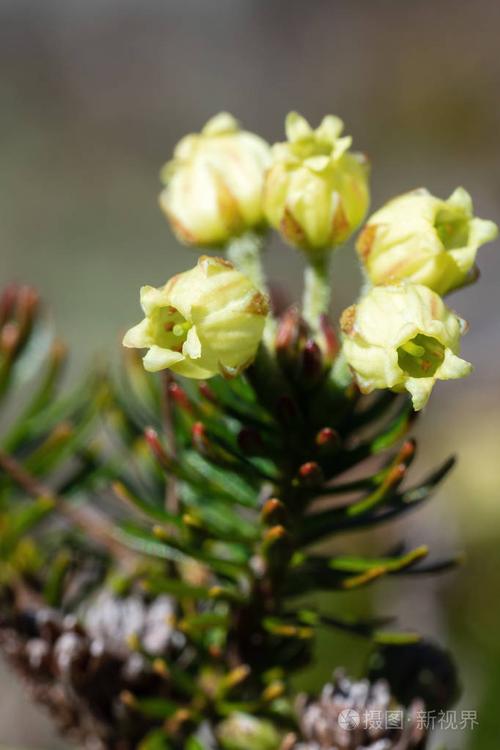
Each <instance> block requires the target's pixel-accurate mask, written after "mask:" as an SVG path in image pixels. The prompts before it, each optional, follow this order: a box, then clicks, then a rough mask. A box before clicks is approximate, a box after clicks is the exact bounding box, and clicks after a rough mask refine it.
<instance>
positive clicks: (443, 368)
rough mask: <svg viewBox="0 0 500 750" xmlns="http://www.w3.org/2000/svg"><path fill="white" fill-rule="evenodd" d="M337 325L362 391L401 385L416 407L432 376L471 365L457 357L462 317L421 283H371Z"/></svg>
mask: <svg viewBox="0 0 500 750" xmlns="http://www.w3.org/2000/svg"><path fill="white" fill-rule="evenodd" d="M341 326H342V331H343V352H344V355H345V358H346V360H347V362H348V364H349V365H350V367H351V369H352V372H353V373H354V377H355V379H356V381H357V383H358V385H359V387H360V389H361V390H362V391H363V393H371V391H373V390H375V389H377V388H390V389H392V390H394V391H402V390H404V389H406V390H407V391H408V392H409V393H410V394H411V397H412V400H413V406H414V408H415V410H417V411H418V410H419V409H422V407H423V406H425V404H426V403H427V400H428V398H429V396H430V394H431V391H432V388H433V386H434V384H435V382H436V380H449V379H454V378H462V377H464V376H466V375H469V374H470V372H471V370H472V365H470V364H469V362H466V361H465V360H463V359H460V358H459V357H458V356H457V355H458V352H459V348H460V338H461V336H462V334H463V333H464V331H465V322H464V321H463V320H462V319H461V318H459V317H458V316H457V315H456V314H455V313H454V312H453V311H452V310H450V309H449V308H448V307H446V305H445V304H444V302H443V300H442V299H441V297H439V295H437V294H436V293H435V292H433V291H432V290H431V289H429V288H428V287H426V286H421V285H417V284H397V285H394V286H381V287H375V288H373V289H372V290H371V291H370V292H369V293H368V294H367V295H366V296H365V297H364V298H363V299H362V300H361V302H359V304H357V305H353V306H352V307H349V308H348V309H347V310H345V311H344V313H343V316H342V320H341Z"/></svg>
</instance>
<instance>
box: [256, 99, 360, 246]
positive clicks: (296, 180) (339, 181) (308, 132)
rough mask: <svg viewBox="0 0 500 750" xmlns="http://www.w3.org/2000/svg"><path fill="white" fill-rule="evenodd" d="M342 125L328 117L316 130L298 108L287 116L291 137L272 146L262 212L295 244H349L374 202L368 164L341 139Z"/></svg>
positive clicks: (348, 138)
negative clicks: (349, 238) (348, 240)
mask: <svg viewBox="0 0 500 750" xmlns="http://www.w3.org/2000/svg"><path fill="white" fill-rule="evenodd" d="M342 129H343V123H342V121H341V120H339V118H338V117H334V116H333V115H328V116H326V117H324V118H323V120H322V122H321V124H320V126H319V127H318V128H317V129H316V130H313V129H312V128H311V126H310V125H309V123H308V122H307V121H306V120H305V119H304V118H303V117H301V116H300V115H299V114H297V113H296V112H291V113H290V114H289V115H288V117H287V119H286V134H287V138H288V141H287V142H285V143H277V144H275V145H274V146H273V150H272V155H273V162H272V166H271V169H270V170H269V172H268V175H267V178H266V187H265V192H264V210H265V212H266V216H267V219H268V221H269V223H270V224H271V225H272V226H273V227H275V228H276V229H278V230H279V231H280V232H281V234H282V235H283V237H284V238H285V240H287V242H289V243H290V244H291V245H295V246H297V247H300V248H302V249H303V250H307V251H317V252H321V251H324V250H325V249H328V248H331V247H334V246H335V245H339V244H341V243H342V242H345V241H346V240H347V239H348V237H349V236H350V235H351V234H352V233H353V232H354V230H355V229H356V228H357V227H358V226H359V225H360V223H361V221H362V220H363V217H364V215H365V213H366V211H367V209H368V204H369V200H370V194H369V186H368V164H367V161H366V159H365V157H364V156H362V155H361V154H357V153H353V152H351V151H349V147H350V145H351V138H350V137H346V136H344V137H342V138H341V137H340V134H341V132H342Z"/></svg>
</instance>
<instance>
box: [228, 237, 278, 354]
mask: <svg viewBox="0 0 500 750" xmlns="http://www.w3.org/2000/svg"><path fill="white" fill-rule="evenodd" d="M264 244H265V237H264V235H263V234H262V233H259V232H246V233H245V234H242V235H241V236H240V237H235V238H234V239H233V240H232V241H231V242H230V243H229V245H228V247H227V257H228V259H229V260H230V261H231V262H232V263H234V265H235V267H236V268H237V269H238V271H241V273H244V274H245V276H248V278H249V279H250V280H251V281H252V282H253V283H254V285H255V286H256V287H257V289H258V290H259V291H260V292H262V293H263V294H265V295H266V297H267V298H268V299H269V300H270V299H271V293H270V291H269V287H268V285H267V281H266V276H265V273H264V268H263V267H262V253H263V250H264ZM275 334H276V321H275V319H274V317H273V315H272V313H270V314H269V315H268V318H267V320H266V327H265V329H264V336H263V340H264V343H265V345H266V346H267V348H268V349H269V350H272V346H273V342H274V336H275Z"/></svg>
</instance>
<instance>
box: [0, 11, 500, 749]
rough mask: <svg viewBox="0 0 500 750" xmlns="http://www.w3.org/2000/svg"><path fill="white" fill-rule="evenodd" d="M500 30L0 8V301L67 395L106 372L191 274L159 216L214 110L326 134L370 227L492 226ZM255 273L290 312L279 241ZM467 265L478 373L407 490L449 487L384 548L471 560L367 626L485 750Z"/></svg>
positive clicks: (481, 292) (288, 15)
mask: <svg viewBox="0 0 500 750" xmlns="http://www.w3.org/2000/svg"><path fill="white" fill-rule="evenodd" d="M499 29H500V3H498V1H496V0H474V2H470V0H469V1H468V2H467V0H414V2H410V0H310V2H307V3H306V2H304V0H286V1H281V0H216V1H215V0H212V1H210V0H163V1H162V2H160V1H159V0H158V1H157V2H156V1H153V0H141V1H140V2H139V1H138V0H135V2H134V1H133V0H85V2H82V0H0V261H1V262H0V281H1V282H2V284H3V283H5V282H7V281H9V280H12V279H18V280H23V281H28V282H31V283H34V284H36V285H37V286H38V287H39V288H40V289H41V291H42V293H43V296H44V298H45V299H46V300H47V301H48V302H49V304H50V306H51V308H52V310H53V312H54V317H55V319H56V321H57V326H58V329H59V331H60V333H61V334H62V335H63V336H64V337H65V338H66V340H67V341H68V342H69V344H70V345H71V346H72V349H73V375H74V374H76V373H77V371H78V370H79V369H81V368H83V367H85V366H87V365H88V363H89V362H90V361H91V358H92V357H93V356H94V355H96V354H103V355H105V356H110V355H111V354H113V356H114V353H115V352H116V351H117V349H118V341H119V332H120V331H121V330H123V329H124V327H125V326H128V325H129V324H131V323H132V322H134V321H135V320H136V318H138V314H139V308H138V287H139V286H140V285H141V284H143V283H153V284H159V283H161V282H162V281H164V280H165V278H166V277H168V276H169V275H171V274H172V273H173V272H175V271H177V270H180V269H183V268H185V267H186V266H187V265H188V264H190V263H191V262H192V261H193V260H194V255H193V254H191V253H190V251H188V250H185V249H183V248H180V247H179V246H178V245H177V244H176V242H175V241H174V239H173V237H172V236H171V234H170V232H169V229H168V227H167V225H166V223H165V221H164V220H163V218H162V215H161V213H160V211H159V209H158V208H157V203H156V196H157V193H158V188H159V185H158V179H157V174H158V170H159V168H160V166H161V165H162V164H163V163H164V161H166V159H167V158H168V157H169V155H170V153H171V150H172V148H173V146H174V144H175V143H176V141H177V140H178V139H179V138H180V137H181V136H182V135H183V134H184V133H186V132H189V131H193V130H197V129H199V128H200V126H202V125H203V124H204V122H205V121H206V120H207V119H208V117H210V116H211V115H212V114H213V113H215V112H217V111H219V110H221V109H227V110H229V111H231V112H233V113H234V114H235V115H237V116H238V117H239V118H240V119H241V120H242V122H243V123H244V124H245V126H246V127H248V128H249V129H251V130H256V131H258V132H259V133H261V134H262V135H263V136H264V137H266V138H267V139H268V140H270V141H273V140H277V139H281V138H282V134H283V118H284V115H285V114H286V112H287V111H288V110H290V109H292V108H293V109H298V110H300V111H301V112H303V113H304V114H305V115H306V116H307V117H309V118H310V119H311V120H312V121H313V122H317V121H318V120H319V119H320V118H321V116H322V115H323V114H324V113H328V112H334V113H336V114H339V115H340V116H341V117H342V118H343V119H344V120H345V122H346V130H347V132H348V133H351V134H352V135H353V136H354V143H355V146H356V147H358V148H359V149H362V150H364V151H366V152H367V153H368V154H369V156H370V158H371V160H372V164H373V206H375V207H376V206H378V205H379V204H380V203H381V202H382V201H385V200H386V199H387V198H388V197H390V196H392V195H393V194H395V193H397V192H400V191H403V190H406V189H409V188H413V187H417V186H420V185H425V186H427V187H428V188H429V189H431V190H432V191H433V192H435V193H437V194H438V195H443V196H446V195H448V194H449V193H450V192H451V191H452V189H453V188H454V187H455V186H456V185H458V184H463V185H464V186H465V187H467V189H468V190H469V191H470V192H471V193H472V196H473V198H474V200H475V205H476V209H477V213H478V215H480V216H482V217H484V218H493V219H495V220H496V221H497V222H499V221H500V211H499V206H500V139H499V134H500V107H499V105H498V96H499V92H500V55H499V39H500V37H499ZM268 264H269V269H270V272H271V274H272V275H273V277H274V278H275V279H276V280H278V281H281V282H282V283H283V284H284V285H286V286H287V287H289V288H290V289H292V291H293V293H295V294H298V293H299V289H300V283H301V280H300V271H301V260H300V258H299V257H298V255H296V254H295V253H294V252H293V251H291V250H290V249H287V248H283V246H281V245H280V244H279V243H278V242H276V243H275V245H274V246H273V248H272V249H271V252H270V253H269V258H268ZM480 266H481V270H482V280H481V282H480V285H479V286H476V287H473V288H469V289H467V290H465V291H462V292H460V293H459V294H458V295H456V296H454V297H453V300H452V304H453V305H454V306H455V307H456V308H457V309H458V310H459V311H460V313H461V315H463V316H464V317H465V318H467V319H468V320H469V322H470V324H471V332H470V334H469V336H468V338H467V339H466V342H465V347H464V354H465V356H466V358H467V359H471V360H472V361H474V362H475V364H476V372H475V374H474V376H473V377H472V378H471V379H469V380H467V381H464V382H460V383H454V384H449V385H445V386H444V387H440V388H438V389H437V392H436V393H435V394H434V396H433V398H432V401H431V407H430V409H429V410H428V413H427V415H426V418H425V420H422V423H421V425H420V426H419V428H418V433H419V435H420V439H421V453H420V459H419V465H418V466H417V469H416V471H418V470H419V469H420V470H422V469H423V468H425V467H426V466H427V468H428V467H429V465H430V463H431V462H432V461H434V462H436V460H438V459H440V458H444V457H445V456H446V455H447V454H449V453H450V452H458V453H459V455H460V463H459V466H458V468H457V469H456V470H455V472H454V474H453V476H452V478H451V479H449V480H448V482H447V483H446V486H445V487H444V488H443V489H442V490H441V491H440V493H439V495H438V497H437V498H436V499H435V500H434V502H433V504H432V505H430V506H429V507H427V508H426V509H424V510H423V511H421V512H420V513H419V514H417V515H416V516H412V517H411V519H410V520H408V519H407V520H406V521H405V523H404V524H403V526H402V527H400V528H398V529H391V530H390V532H387V531H384V535H385V537H386V539H385V541H387V536H388V534H389V533H390V534H391V535H392V536H394V539H397V538H398V537H399V536H403V535H404V536H405V538H406V539H408V540H409V541H410V542H414V543H420V542H427V541H429V542H431V543H432V545H433V548H434V550H435V551H436V552H437V553H439V554H443V555H445V554H446V553H447V552H448V553H449V552H454V551H456V550H457V549H464V550H465V551H466V552H467V556H468V560H467V563H466V566H465V567H464V568H463V569H462V570H461V571H459V572H458V573H453V574H448V575H446V576H444V577H442V578H440V579H439V580H437V579H432V580H425V579H422V580H420V579H418V580H416V579H414V578H411V579H406V580H405V579H398V580H396V581H395V582H394V583H392V582H391V583H384V584H382V585H379V586H378V588H377V589H376V592H374V593H372V594H371V596H373V597H374V599H373V601H372V606H373V607H375V608H376V609H377V610H378V611H380V612H388V611H394V610H395V611H397V612H399V614H400V617H401V622H402V624H404V625H409V626H411V627H418V628H420V629H421V630H422V631H423V632H425V633H427V634H433V635H435V636H437V637H439V638H440V639H441V641H442V642H444V643H447V644H449V645H450V646H451V647H452V648H453V649H454V650H455V651H456V653H457V655H458V659H459V662H460V665H461V669H462V681H463V683H464V687H465V692H464V696H463V699H462V704H461V706H462V707H463V708H467V709H471V710H477V711H478V718H479V727H478V728H476V729H475V730H474V731H473V732H471V731H468V732H466V733H460V732H456V731H455V732H453V733H452V734H451V735H449V736H448V737H447V740H446V741H447V746H448V747H449V748H450V750H455V749H456V748H465V747H467V748H472V749H473V750H478V749H481V750H485V749H487V748H488V749H489V748H491V749H492V750H493V749H494V750H497V748H498V736H499V730H498V718H497V713H498V710H497V704H498V702H500V638H499V633H500V602H499V588H500V587H499V582H500V575H499V572H498V571H499V565H500V497H499V494H500V493H499V485H500V480H499V474H500V467H499V458H498V457H499V455H500V419H499V417H500V397H499V396H500V368H499V366H500V325H499V322H500V313H499V292H498V286H499V282H500V255H499V247H498V244H497V246H496V248H495V247H488V248H485V249H484V250H482V251H481V257H480ZM335 271H336V278H335V279H334V282H333V283H334V285H335V289H336V291H335V306H336V308H338V309H339V310H340V309H341V307H342V306H345V305H346V304H349V303H350V302H352V300H353V299H354V297H355V295H356V291H357V287H358V284H359V274H358V271H357V269H356V264H355V262H354V259H353V254H352V252H351V251H350V250H349V249H347V248H346V249H344V250H342V251H341V252H340V253H339V254H338V256H337V259H336V267H335ZM342 601H344V600H342ZM342 601H341V602H340V603H337V602H335V605H336V606H343V604H342ZM322 648H323V651H324V654H323V657H322V660H321V662H322V664H321V667H320V670H319V671H318V672H317V673H316V674H309V675H305V676H304V684H305V685H306V686H307V685H311V684H315V683H316V682H317V681H318V680H319V679H320V678H321V679H323V678H326V677H327V676H328V673H329V671H330V669H331V666H333V665H334V663H335V660H336V659H342V658H344V656H345V658H344V661H347V662H348V663H351V664H352V665H353V667H355V666H356V665H357V664H358V663H359V662H360V658H358V659H357V651H356V649H357V646H356V644H355V645H354V646H353V645H352V644H348V643H347V641H346V640H345V639H339V641H338V643H336V645H335V646H332V645H331V643H330V642H328V643H327V644H326V645H325V644H323V645H322ZM3 674H4V673H3ZM0 691H1V692H0V745H2V744H4V745H6V746H11V747H20V748H33V749H34V748H43V749H44V750H55V749H56V748H59V747H64V745H61V744H58V741H57V740H56V739H55V738H54V737H53V735H52V734H51V730H50V724H49V722H48V721H47V720H46V719H45V718H44V717H42V716H41V715H40V714H39V713H38V712H37V711H35V710H34V709H33V708H31V707H30V706H29V705H28V703H27V700H26V698H25V697H24V695H23V693H22V692H21V691H20V689H19V688H18V686H16V685H14V684H12V682H11V681H10V680H9V678H8V677H7V676H5V674H4V676H3V682H2V683H1V686H0ZM436 746H437V745H436Z"/></svg>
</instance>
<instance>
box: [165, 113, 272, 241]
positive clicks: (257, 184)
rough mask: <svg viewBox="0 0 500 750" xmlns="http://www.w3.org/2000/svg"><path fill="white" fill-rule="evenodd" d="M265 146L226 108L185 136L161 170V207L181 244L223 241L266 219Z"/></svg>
mask: <svg viewBox="0 0 500 750" xmlns="http://www.w3.org/2000/svg"><path fill="white" fill-rule="evenodd" d="M269 162H270V149H269V146H268V144H267V143H266V142H265V141H264V140H263V139H262V138H259V136H257V135H254V133H249V132H247V131H245V130H240V128H239V126H238V123H237V121H236V120H235V119H234V117H232V116H231V115H229V114H227V113H226V112H222V113H220V114H219V115H216V116H215V117H213V118H212V119H211V120H209V121H208V122H207V124H206V125H205V127H204V128H203V130H202V131H201V133H196V134H194V133H193V134H191V135H187V136H185V137H184V138H183V139H182V140H181V141H180V142H179V143H178V144H177V146H176V148H175V151H174V158H173V159H172V161H170V162H168V164H166V166H165V167H164V168H163V170H162V175H161V176H162V180H163V182H164V184H165V186H166V187H165V189H164V190H163V192H162V193H161V195H160V205H161V207H162V209H163V211H164V212H165V214H166V215H167V217H168V219H169V221H170V223H171V225H172V228H173V230H174V232H175V234H176V235H177V237H178V238H179V239H180V241H181V242H183V243H185V244H187V245H197V246H199V245H202V246H208V245H223V244H225V243H226V242H227V241H228V240H230V239H231V238H232V237H235V236H237V235H239V234H242V233H243V232H244V231H246V230H249V229H253V228H256V227H258V226H259V225H261V224H262V223H263V222H264V215H263V210H262V191H263V186H264V173H265V170H266V168H267V167H268V166H269Z"/></svg>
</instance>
